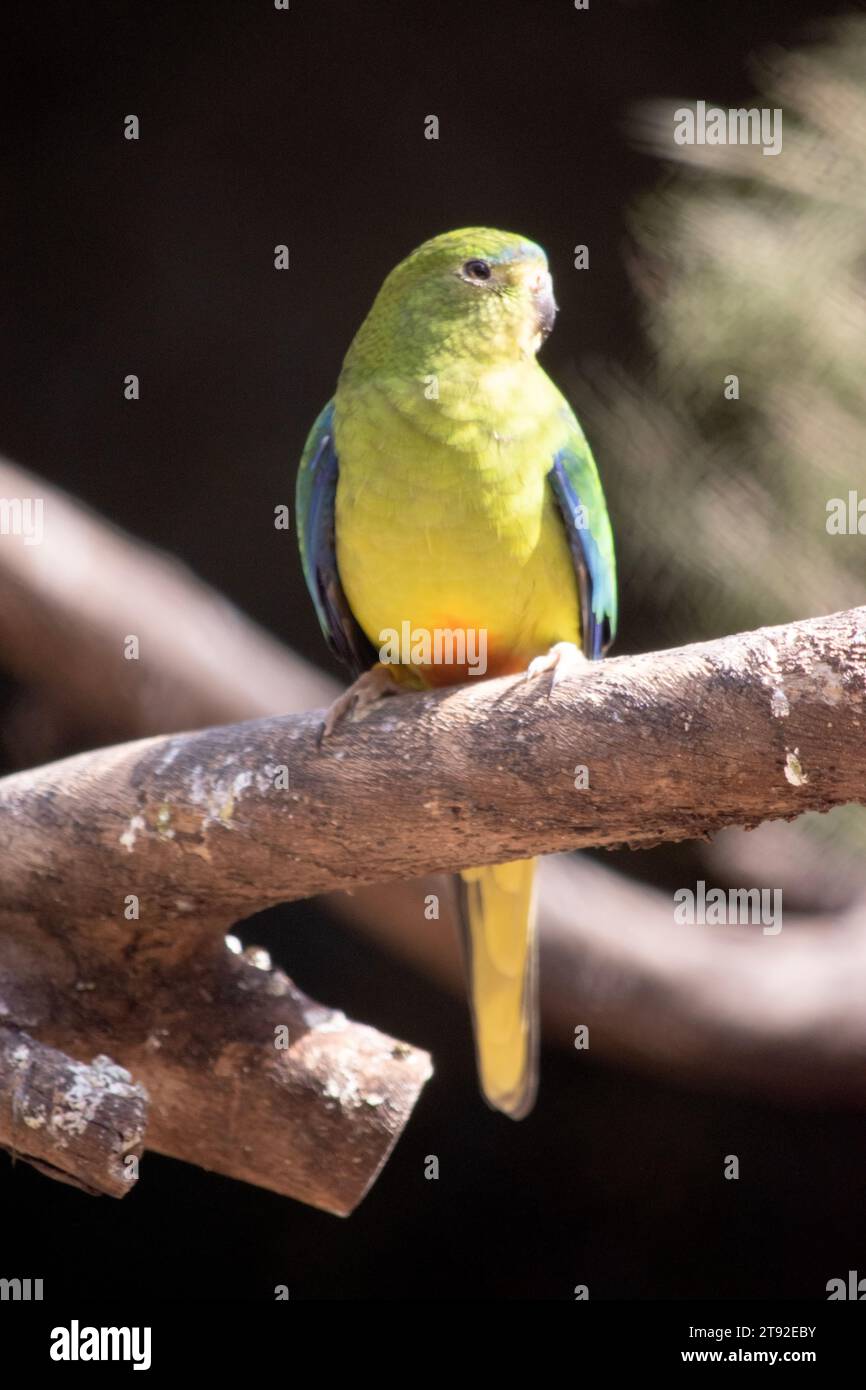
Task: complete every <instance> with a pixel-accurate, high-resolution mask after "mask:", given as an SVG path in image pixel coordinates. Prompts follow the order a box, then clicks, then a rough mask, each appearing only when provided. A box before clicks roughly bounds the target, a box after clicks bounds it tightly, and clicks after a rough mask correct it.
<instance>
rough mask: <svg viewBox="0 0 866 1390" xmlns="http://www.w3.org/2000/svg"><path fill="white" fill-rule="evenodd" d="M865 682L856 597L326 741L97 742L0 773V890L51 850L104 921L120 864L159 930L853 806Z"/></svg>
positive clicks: (229, 737) (292, 720)
mask: <svg viewBox="0 0 866 1390" xmlns="http://www.w3.org/2000/svg"><path fill="white" fill-rule="evenodd" d="M864 677H866V609H864V608H859V609H852V610H851V611H850V612H846V613H839V614H834V615H833V616H831V617H827V618H816V619H811V620H809V621H806V622H802V623H792V624H790V625H788V626H786V627H778V628H765V629H762V630H760V631H758V632H753V633H743V634H740V635H739V636H736V637H726V638H722V639H720V640H718V641H715V642H707V643H702V644H700V645H696V646H692V647H687V648H681V649H678V650H674V651H669V652H656V653H652V654H650V655H646V656H638V657H622V658H619V659H616V660H611V661H607V662H605V663H604V664H603V665H600V666H598V667H596V668H591V669H590V670H588V671H587V673H586V674H584V675H581V676H579V677H577V678H575V679H571V680H569V681H564V682H562V683H560V685H558V686H557V687H556V689H555V690H554V691H553V692H552V693H549V691H550V686H549V682H548V681H547V680H545V679H543V678H540V679H535V680H531V681H530V680H524V679H521V678H516V679H515V678H508V679H505V680H498V681H490V682H485V683H482V684H479V685H477V686H474V687H470V686H464V687H460V688H458V689H452V690H444V691H440V692H437V693H435V694H414V693H413V694H406V695H401V696H398V697H396V698H392V699H389V700H387V701H385V702H384V704H383V705H382V706H381V707H380V708H378V709H376V710H374V711H373V712H372V714H370V715H369V716H368V718H367V719H365V720H364V721H363V722H362V723H360V724H356V725H350V726H346V727H344V729H343V730H342V731H340V732H339V733H338V734H337V735H335V736H334V737H333V738H332V739H330V740H328V741H327V742H326V743H325V745H324V747H323V750H322V751H321V752H320V751H318V750H317V747H316V731H317V729H318V726H319V723H320V716H319V715H315V714H312V715H301V716H291V717H285V718H272V719H261V720H256V721H253V722H250V723H247V724H241V725H228V726H223V727H220V728H214V729H206V730H203V731H200V732H196V733H190V734H178V735H172V736H169V737H164V738H156V739H148V740H143V741H140V742H137V743H131V744H125V745H122V746H119V747H114V748H109V749H100V750H97V751H96V752H91V753H86V754H82V755H80V756H78V757H77V758H72V759H67V760H65V761H63V762H59V763H54V764H50V765H49V766H47V767H42V768H39V769H36V770H34V771H30V772H24V773H18V774H15V775H13V776H12V777H9V778H7V779H5V781H3V782H0V832H2V834H3V836H4V838H5V839H6V842H7V843H8V844H12V843H14V845H15V857H14V860H13V862H12V864H11V865H10V867H9V871H8V875H7V880H6V885H5V895H6V900H7V902H8V903H10V904H11V905H12V906H13V907H15V906H18V907H19V909H20V910H24V908H25V907H26V905H27V904H28V903H32V902H33V901H34V900H36V899H38V895H39V891H40V884H41V883H42V880H43V875H44V865H45V860H46V856H50V859H51V863H52V868H53V873H54V874H55V875H56V876H57V878H58V879H60V880H61V881H64V882H66V883H74V884H75V885H76V895H75V896H76V909H75V910H76V913H77V914H78V915H79V916H82V915H86V914H89V915H96V916H103V917H105V916H110V915H111V914H112V913H113V912H116V911H117V907H118V901H119V895H122V893H123V891H124V888H125V887H128V885H129V884H130V881H131V879H132V878H133V877H134V878H135V880H136V881H137V882H139V884H140V885H141V886H142V888H143V889H146V891H147V894H148V897H149V901H151V902H152V904H153V907H154V909H155V910H158V911H159V913H160V915H161V917H162V919H163V920H171V919H173V918H178V917H182V916H183V913H184V912H197V913H202V912H208V913H210V914H211V915H212V916H215V917H216V918H219V919H221V920H222V921H224V922H226V923H227V924H228V923H229V922H230V921H232V920H235V919H236V918H237V917H238V916H240V915H246V914H248V913H250V912H253V911H256V910H258V909H260V908H262V907H265V906H267V905H269V904H273V903H277V902H284V901H288V900H291V899H294V898H303V897H308V896H310V895H311V894H313V893H320V892H325V891H328V890H332V889H336V888H352V887H355V886H357V885H359V884H363V883H372V882H380V881H387V880H390V879H397V878H407V877H412V876H415V875H417V874H419V873H424V872H429V871H442V870H451V869H458V868H462V867H466V866H470V865H472V864H475V863H494V862H498V861H501V860H507V859H514V858H518V857H521V856H522V857H525V856H529V855H534V854H545V853H551V852H553V851H557V850H566V849H577V848H580V847H583V846H589V845H607V846H616V845H629V846H631V847H636V846H646V845H653V844H658V843H659V842H661V841H663V840H679V839H686V838H695V837H701V836H706V835H708V834H709V833H711V832H712V831H715V830H718V829H720V828H721V827H723V826H727V825H757V824H758V823H759V822H760V821H762V820H766V819H770V818H778V817H781V818H788V819H790V818H793V817H794V816H797V815H799V814H800V813H801V812H803V811H806V810H827V809H828V808H829V807H831V806H836V805H840V804H843V803H846V802H851V801H856V800H859V799H861V798H862V797H863V796H864V785H866V782H864V773H866V742H864V738H863V730H864V719H866V709H864V706H866V680H864ZM581 767H583V768H585V769H586V772H587V778H588V785H587V786H580V788H579V789H576V787H575V769H576V768H581ZM577 775H578V781H579V782H580V774H579V773H578V774H577ZM70 827H72V828H73V833H71V834H70ZM178 898H182V899H183V900H184V901H185V902H186V903H188V904H190V905H189V906H188V907H186V908H185V909H183V910H181V909H180V908H178V906H177V900H178Z"/></svg>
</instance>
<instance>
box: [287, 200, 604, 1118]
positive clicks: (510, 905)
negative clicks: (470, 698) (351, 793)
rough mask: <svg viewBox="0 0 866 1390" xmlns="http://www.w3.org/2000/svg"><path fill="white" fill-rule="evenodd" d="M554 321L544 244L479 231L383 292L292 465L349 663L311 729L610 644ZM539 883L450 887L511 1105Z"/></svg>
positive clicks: (529, 1033)
mask: <svg viewBox="0 0 866 1390" xmlns="http://www.w3.org/2000/svg"><path fill="white" fill-rule="evenodd" d="M555 314H556V304H555V301H554V298H553V287H552V281H551V277H550V273H549V270H548V266H547V259H546V257H545V254H544V252H543V251H542V250H541V248H540V247H539V246H537V245H535V244H534V243H533V242H531V241H528V240H526V238H525V237H521V236H516V235H514V234H512V233H509V232H501V231H495V230H492V229H490V228H484V227H481V228H476V227H473V228H466V229H463V230H461V231H455V232H448V233H446V234H445V235H443V236H437V237H434V238H433V239H432V240H430V241H426V242H425V243H424V244H423V246H419V247H418V249H417V250H416V251H413V252H412V254H411V255H410V256H408V257H407V258H406V259H405V260H404V261H401V262H400V264H399V265H398V266H397V267H396V268H395V269H394V270H392V271H391V273H390V275H388V277H387V278H386V280H385V282H384V284H383V285H382V288H381V289H380V291H379V293H378V295H377V296H376V299H375V302H374V303H373V307H372V309H371V310H370V312H369V314H368V315H367V317H366V319H365V320H364V322H363V323H362V325H361V327H360V328H359V330H358V332H357V334H356V336H355V338H354V341H353V342H352V345H351V347H350V348H349V351H348V353H347V354H346V357H345V360H344V362H343V368H342V371H341V373H340V377H339V381H338V383H337V390H336V394H335V396H334V398H333V400H332V401H330V402H329V403H328V405H326V406H325V409H324V410H323V411H322V413H321V415H320V416H319V417H318V419H317V420H316V422H315V424H314V426H313V428H312V430H311V432H310V435H309V437H308V439H307V442H306V446H305V448H304V452H303V456H302V459H301V464H300V469H299V473H298V487H297V520H298V534H299V543H300V551H301V562H302V565H303V570H304V577H305V579H306V582H307V587H308V588H309V591H310V594H311V597H312V600H313V603H314V605H315V608H316V613H317V615H318V618H319V623H320V625H321V627H322V631H323V633H324V635H325V638H326V639H327V642H328V644H329V646H330V648H331V650H332V651H333V652H334V653H335V654H336V656H338V657H339V658H340V659H341V660H342V661H343V662H344V663H345V664H346V665H347V666H348V667H349V669H350V671H351V672H352V674H353V676H354V677H355V683H354V685H353V686H351V687H350V689H349V690H348V692H347V693H346V694H345V695H344V696H341V698H340V699H339V700H338V701H337V702H335V704H334V706H332V708H331V710H330V711H329V713H328V716H327V719H326V721H325V724H324V725H323V730H322V733H323V736H325V737H327V736H330V735H331V734H332V732H333V730H334V729H335V728H336V727H337V725H338V724H339V722H340V721H341V720H342V719H344V718H345V717H347V715H349V714H351V715H352V717H354V718H357V717H360V715H361V713H362V711H363V710H364V709H366V708H367V707H368V706H369V705H370V704H371V703H372V702H373V701H374V700H376V699H378V698H379V697H380V696H381V695H383V694H385V693H396V691H397V690H398V689H400V688H405V687H413V686H414V687H416V688H417V687H430V686H439V685H447V684H453V683H455V682H458V681H467V680H469V679H470V678H471V677H472V676H473V675H478V674H487V675H488V676H499V675H505V674H509V673H515V672H525V673H526V674H527V675H528V676H530V677H533V676H536V675H538V674H540V673H541V672H545V671H549V672H551V680H552V682H553V683H556V681H558V680H559V679H560V678H561V677H562V676H563V675H564V674H566V673H570V672H571V671H573V670H575V669H576V668H577V667H578V666H579V665H582V663H583V662H585V661H586V660H595V659H598V658H600V657H601V656H602V655H603V654H604V652H605V651H606V649H607V647H608V646H609V644H610V642H611V641H612V640H613V637H614V634H615V630H616V618H617V594H616V570H615V563H614V550H613V537H612V533H611V527H610V521H609V518H608V513H607V508H606V506H605V501H604V494H603V492H602V488H601V483H600V482H599V477H598V472H597V470H596V466H595V463H594V461H593V457H592V454H591V453H590V450H589V446H588V444H587V442H586V439H585V437H584V434H583V431H582V430H581V428H580V425H579V424H578V422H577V419H576V418H575V415H574V413H573V411H572V410H571V408H570V406H569V405H568V402H567V401H566V400H565V399H564V397H563V396H562V395H561V394H560V392H559V391H558V390H557V388H556V386H554V384H553V382H552V381H551V380H550V378H549V377H548V376H547V375H546V373H545V372H544V371H543V370H542V368H541V367H540V366H539V364H538V362H537V360H536V354H537V352H538V349H539V347H540V346H541V343H542V342H543V340H544V339H545V337H546V336H547V334H548V333H549V332H550V330H551V328H552V327H553V321H554V316H555ZM407 633H408V635H409V639H410V640H409V641H403V640H402V638H401V640H400V641H399V642H398V643H397V644H396V645H394V639H393V634H403V635H405V634H407ZM437 637H438V638H439V639H441V640H439V643H438V646H437ZM461 638H462V639H463V640H462V642H461V640H460V639H461ZM419 639H420V640H419ZM424 639H427V640H424ZM481 653H483V660H482V659H481V655H480V654H481ZM470 654H471V656H472V659H471V660H470ZM534 880H535V861H534V860H526V861H518V862H515V863H511V864H498V865H493V866H491V867H487V868H477V869H471V870H465V871H464V872H463V873H462V874H461V875H460V881H459V894H458V896H459V915H460V919H461V925H462V929H463V937H464V948H465V955H466V960H467V968H468V976H469V995H470V1005H471V1009H472V1016H473V1024H474V1033H475V1048H476V1056H477V1062H478V1073H479V1079H480V1084H481V1089H482V1092H483V1094H484V1096H485V1098H486V1100H487V1102H488V1103H489V1104H490V1105H491V1106H492V1107H494V1108H495V1109H497V1110H501V1111H503V1112H504V1113H505V1114H507V1115H510V1116H511V1117H512V1118H514V1119H520V1118H522V1117H523V1116H524V1115H526V1114H527V1113H528V1112H529V1111H530V1110H531V1109H532V1106H533V1103H534V1100H535V1093H536V1089H537V1084H538V1056H537V1054H538V1022H537V998H536V988H537V986H536V949H535V931H534Z"/></svg>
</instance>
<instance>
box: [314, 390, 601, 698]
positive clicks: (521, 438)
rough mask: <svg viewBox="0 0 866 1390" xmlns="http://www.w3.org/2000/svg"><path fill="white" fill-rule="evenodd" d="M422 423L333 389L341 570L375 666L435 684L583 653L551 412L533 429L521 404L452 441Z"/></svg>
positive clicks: (474, 423)
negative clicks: (560, 645)
mask: <svg viewBox="0 0 866 1390" xmlns="http://www.w3.org/2000/svg"><path fill="white" fill-rule="evenodd" d="M539 374H540V375H542V374H541V373H539ZM544 381H545V382H547V378H544ZM549 385H550V383H548V386H549ZM551 389H553V388H552V387H551ZM341 405H343V407H344V408H343V410H341ZM421 414H422V418H421V421H420V422H419V420H418V418H417V417H416V416H414V415H413V414H412V412H411V411H407V410H401V409H399V408H395V405H394V401H393V398H389V397H386V396H384V395H382V394H380V393H378V392H376V391H375V390H369V389H368V390H367V391H365V392H355V393H353V394H352V395H351V396H347V398H346V399H345V400H344V401H341V396H340V392H339V391H338V395H337V408H336V412H335V443H336V448H337V453H338V456H339V460H340V471H339V483H338V487H337V499H336V545H337V565H338V569H339V573H340V579H341V582H342V585H343V589H344V591H345V594H346V597H347V599H348V601H349V604H350V606H351V608H352V611H353V613H354V615H355V617H356V619H357V620H358V622H359V623H360V625H361V627H362V628H363V629H364V631H365V633H366V634H367V636H368V638H369V639H370V641H371V642H372V644H373V646H374V647H375V648H376V649H377V650H378V651H380V659H384V660H386V661H388V662H391V663H394V662H396V663H399V664H401V665H404V666H408V667H411V668H412V671H413V673H414V674H415V676H416V677H419V678H420V679H422V680H423V682H424V683H425V684H429V685H439V684H449V683H452V682H455V681H463V680H466V679H468V678H470V677H471V676H472V675H476V676H484V675H487V676H493V675H502V674H506V673H509V672H513V671H520V670H523V669H525V668H526V666H527V665H528V663H529V662H530V661H531V660H532V658H533V657H534V656H537V655H539V654H541V653H542V652H545V651H547V650H548V649H549V648H550V647H551V646H553V644H554V643H555V642H563V641H568V642H574V643H577V644H579V642H580V617H579V606H578V592H577V580H576V577H575V573H574V566H573V562H572V558H571V553H570V550H569V546H568V541H567V538H566V534H565V528H564V525H563V522H562V518H561V516H560V514H559V510H558V507H557V504H556V501H555V498H554V495H553V492H552V490H551V488H550V485H549V483H548V482H547V473H548V472H549V470H550V467H551V463H552V460H553V457H554V455H555V453H556V450H557V448H558V447H559V446H560V443H561V439H560V437H559V434H560V431H561V428H562V426H561V417H560V415H559V412H558V411H556V410H553V411H548V410H545V411H543V412H542V414H541V416H540V418H539V419H538V420H534V419H533V418H532V412H531V411H529V410H527V407H526V403H525V402H523V401H522V402H521V404H520V411H519V416H517V417H515V416H514V415H513V414H508V413H505V412H500V413H499V415H498V417H497V418H495V419H494V420H493V421H488V420H486V419H485V418H484V414H483V411H482V412H479V418H476V419H474V420H473V419H472V418H468V419H463V420H459V421H456V422H454V429H453V431H449V429H448V428H447V426H446V427H445V428H443V422H442V416H441V415H440V414H438V413H437V414H436V415H435V417H434V418H435V426H436V428H435V431H433V430H428V429H425V428H424V421H423V411H422V412H421ZM449 435H450V437H449Z"/></svg>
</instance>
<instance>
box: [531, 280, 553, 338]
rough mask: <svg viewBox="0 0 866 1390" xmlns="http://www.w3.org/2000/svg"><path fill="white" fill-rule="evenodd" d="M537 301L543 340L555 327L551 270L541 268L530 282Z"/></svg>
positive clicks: (534, 298)
mask: <svg viewBox="0 0 866 1390" xmlns="http://www.w3.org/2000/svg"><path fill="white" fill-rule="evenodd" d="M530 288H531V290H532V297H533V300H534V301H535V310H536V315H537V318H536V323H537V326H538V332H539V333H540V334H541V340H542V342H543V341H544V339H545V338H546V337H547V336H548V334H549V333H550V331H551V329H552V328H553V325H554V321H555V319H556V300H555V299H554V297H553V281H552V279H551V278H550V271H549V270H539V271H538V272H537V274H536V275H534V276H533V279H532V281H531V282H530Z"/></svg>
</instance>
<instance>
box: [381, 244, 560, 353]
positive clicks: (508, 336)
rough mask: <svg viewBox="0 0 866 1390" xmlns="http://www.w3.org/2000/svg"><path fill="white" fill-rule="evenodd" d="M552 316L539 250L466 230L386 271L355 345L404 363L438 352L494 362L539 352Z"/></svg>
mask: <svg viewBox="0 0 866 1390" xmlns="http://www.w3.org/2000/svg"><path fill="white" fill-rule="evenodd" d="M555 317H556V302H555V300H554V298H553V282H552V280H551V278H550V271H549V270H548V267H547V257H546V256H545V254H544V252H543V251H542V249H541V247H540V246H536V244H535V242H532V241H528V240H527V239H526V238H525V237H521V236H517V235H515V234H514V233H513V232H499V231H495V230H493V229H492V228H490V227H468V228H463V229H461V230H460V231H456V232H446V233H445V234H444V235H443V236H437V237H433V238H432V240H430V241H425V242H424V244H423V245H422V246H419V247H418V249H417V250H416V251H413V252H412V254H411V255H410V256H407V257H406V259H405V260H404V261H401V262H400V264H399V265H398V266H396V267H395V268H394V270H392V271H391V273H390V275H389V276H388V277H387V279H386V280H385V283H384V284H383V286H382V288H381V290H380V291H379V294H378V296H377V298H376V301H375V303H374V305H373V308H372V309H371V311H370V314H369V315H368V318H367V320H366V322H365V324H364V326H363V328H362V330H361V332H360V333H359V335H358V339H357V340H356V342H358V344H359V346H360V347H361V348H362V350H363V348H364V346H365V340H366V345H367V346H369V347H373V346H374V345H375V347H376V348H377V349H378V351H379V353H381V354H383V355H387V356H388V358H390V359H391V360H399V361H402V362H404V363H408V360H409V359H415V361H416V362H417V360H418V358H419V356H420V357H423V356H424V355H425V354H427V355H428V356H433V355H437V356H438V355H441V354H443V353H445V354H450V355H453V356H454V357H469V358H471V359H472V360H473V361H478V362H482V363H483V362H485V361H486V362H491V363H493V362H501V361H507V360H516V359H519V358H526V357H529V356H532V355H534V354H535V353H536V352H538V349H539V348H540V346H541V344H542V342H543V341H544V339H545V338H546V337H547V335H548V333H549V332H550V330H551V329H552V327H553V321H554V318H555Z"/></svg>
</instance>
